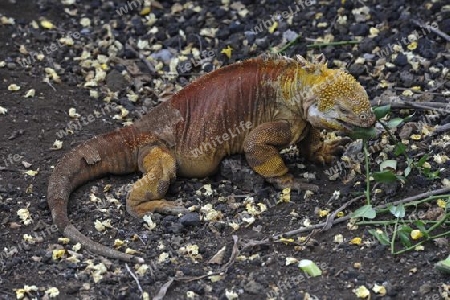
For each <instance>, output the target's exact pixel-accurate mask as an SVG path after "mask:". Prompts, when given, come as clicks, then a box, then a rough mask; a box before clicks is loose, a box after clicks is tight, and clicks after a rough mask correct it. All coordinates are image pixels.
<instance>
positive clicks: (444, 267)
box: [434, 255, 450, 274]
mask: <svg viewBox="0 0 450 300" xmlns="http://www.w3.org/2000/svg"><path fill="white" fill-rule="evenodd" d="M434 267H435V268H436V269H437V270H438V271H440V272H443V273H446V274H450V255H449V256H448V257H447V258H446V259H444V260H441V261H438V262H437V263H436V264H435V265H434Z"/></svg>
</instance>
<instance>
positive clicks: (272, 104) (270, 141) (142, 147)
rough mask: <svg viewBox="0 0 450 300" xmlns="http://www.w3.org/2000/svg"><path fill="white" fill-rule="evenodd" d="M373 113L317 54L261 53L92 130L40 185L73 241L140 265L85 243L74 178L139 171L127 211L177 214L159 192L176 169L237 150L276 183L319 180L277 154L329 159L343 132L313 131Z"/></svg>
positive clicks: (212, 166)
mask: <svg viewBox="0 0 450 300" xmlns="http://www.w3.org/2000/svg"><path fill="white" fill-rule="evenodd" d="M374 122H375V116H374V114H373V112H372V110H371V106H370V103H369V100H368V96H367V93H366V91H365V90H364V88H363V87H362V86H361V85H360V84H359V83H358V82H357V81H356V80H355V78H354V77H352V76H351V75H350V74H348V73H346V72H345V71H343V70H338V69H328V68H327V66H326V62H325V60H324V57H323V56H319V57H317V58H315V59H313V60H312V61H311V62H310V61H307V60H305V59H304V58H303V57H301V56H297V57H296V58H287V57H282V56H260V57H257V58H253V59H249V60H246V61H243V62H238V63H235V64H232V65H229V66H226V67H223V68H220V69H218V70H215V71H213V72H211V73H209V74H206V75H204V76H202V77H200V78H198V79H197V80H195V81H194V82H192V83H191V84H189V85H188V86H186V87H185V88H183V89H182V90H180V91H179V92H177V93H176V94H174V95H173V96H172V97H171V98H170V99H169V100H168V101H166V102H163V103H161V104H159V105H157V106H156V107H154V108H153V109H152V110H150V111H149V112H148V113H147V114H146V115H145V116H143V118H141V119H140V120H138V121H136V122H135V123H134V124H133V125H131V126H128V127H123V128H121V129H118V130H116V131H113V132H110V133H107V134H103V135H100V136H96V137H94V138H92V139H90V140H88V141H86V142H84V143H82V144H80V145H78V146H77V147H75V148H74V149H72V150H71V151H70V152H68V153H67V154H66V155H65V156H64V157H63V158H62V159H61V160H60V161H59V162H58V164H57V165H56V167H55V168H54V171H53V173H52V175H51V177H50V181H49V186H48V204H49V207H50V209H51V214H52V217H53V221H54V223H55V224H56V225H57V226H58V228H59V230H60V231H61V233H63V234H64V235H65V236H66V237H68V238H70V240H71V241H73V242H80V243H81V244H82V246H84V247H85V248H86V249H88V250H91V251H93V252H95V253H97V254H100V255H103V256H106V257H110V258H117V259H120V260H125V261H135V262H143V259H142V258H138V257H135V256H133V255H129V254H125V253H122V252H120V251H117V250H114V249H111V248H108V247H106V246H103V245H101V244H99V243H97V242H94V241H92V240H91V239H89V238H88V237H86V236H85V235H83V234H82V233H81V232H80V231H79V230H77V229H76V228H75V226H73V225H72V224H71V222H70V221H69V218H68V213H67V204H68V201H69V196H70V194H71V192H72V191H73V190H74V189H76V188H77V187H78V186H80V185H81V184H83V183H85V182H87V181H89V180H92V179H94V178H98V177H100V176H104V175H106V174H126V173H132V172H137V171H140V172H142V173H143V177H142V178H141V179H140V180H138V181H137V182H136V183H135V184H134V185H133V186H132V188H131V190H130V191H129V193H128V195H127V199H126V210H127V211H128V213H130V214H131V215H132V216H134V217H142V216H144V215H145V214H147V213H150V212H159V213H164V214H176V215H177V214H180V213H185V212H187V209H186V208H184V207H183V206H182V205H180V204H178V203H176V202H175V201H167V200H165V199H164V196H165V194H166V192H167V190H168V188H169V185H170V184H171V183H172V182H173V181H174V180H175V177H176V176H183V177H206V176H208V175H211V174H213V173H214V172H215V171H216V170H217V168H218V166H219V164H220V161H221V160H222V159H223V158H224V157H225V156H228V155H231V154H235V153H244V154H245V157H246V160H247V161H248V163H249V165H250V167H251V168H252V169H253V170H254V171H256V172H257V173H258V174H260V175H261V176H263V177H264V178H265V180H266V181H267V182H269V183H272V184H273V185H274V186H275V187H276V188H280V189H282V188H286V187H289V188H291V189H294V190H305V189H310V190H313V191H317V190H318V187H317V186H316V185H314V184H309V183H305V182H303V181H301V180H300V179H298V178H294V177H293V175H292V174H290V173H289V172H288V169H287V167H286V165H285V164H284V162H283V160H282V158H281V156H280V154H279V151H280V150H281V149H283V148H285V147H288V146H290V145H297V147H298V150H299V154H300V155H301V156H303V157H305V158H306V159H309V160H311V161H314V162H320V163H330V162H331V161H332V160H333V159H334V158H335V157H336V156H337V155H339V154H340V152H341V151H342V149H343V145H344V144H345V143H347V142H348V139H345V138H344V139H335V140H332V141H330V142H324V141H323V138H322V137H321V134H320V130H321V129H326V130H336V131H342V132H349V131H351V130H352V129H354V128H356V127H371V126H372V125H373V124H374Z"/></svg>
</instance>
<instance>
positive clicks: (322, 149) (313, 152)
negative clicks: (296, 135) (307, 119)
mask: <svg viewBox="0 0 450 300" xmlns="http://www.w3.org/2000/svg"><path fill="white" fill-rule="evenodd" d="M350 140H351V139H350V138H341V139H335V140H332V141H328V142H324V141H323V138H322V135H321V134H320V131H319V130H318V129H317V128H314V127H311V128H310V130H309V132H308V134H307V135H306V136H305V138H304V139H302V140H300V141H299V142H298V143H297V148H298V151H299V154H300V155H301V156H302V157H305V158H306V159H308V160H309V161H312V162H315V163H321V164H329V163H332V162H333V161H334V160H335V159H337V157H338V156H339V155H341V154H342V153H343V151H344V145H345V144H347V143H349V141H350Z"/></svg>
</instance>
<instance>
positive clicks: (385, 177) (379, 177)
mask: <svg viewBox="0 0 450 300" xmlns="http://www.w3.org/2000/svg"><path fill="white" fill-rule="evenodd" d="M372 176H373V178H374V179H375V181H377V182H382V183H389V182H394V181H396V180H397V179H398V178H397V175H395V174H394V173H393V172H392V171H383V172H374V173H372Z"/></svg>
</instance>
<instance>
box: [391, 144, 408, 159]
mask: <svg viewBox="0 0 450 300" xmlns="http://www.w3.org/2000/svg"><path fill="white" fill-rule="evenodd" d="M404 153H406V145H405V144H403V143H401V142H398V143H397V144H395V149H394V154H395V156H399V155H401V154H404Z"/></svg>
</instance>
